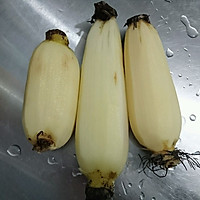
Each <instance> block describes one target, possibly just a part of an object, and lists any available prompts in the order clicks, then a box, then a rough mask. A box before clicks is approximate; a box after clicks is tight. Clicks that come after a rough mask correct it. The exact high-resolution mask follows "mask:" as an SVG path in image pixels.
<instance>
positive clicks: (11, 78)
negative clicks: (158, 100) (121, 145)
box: [0, 0, 200, 200]
mask: <svg viewBox="0 0 200 200" xmlns="http://www.w3.org/2000/svg"><path fill="white" fill-rule="evenodd" d="M93 3H94V1H92V0H86V1H81V0H76V1H74V0H57V1H53V0H49V1H45V0H29V1H25V0H9V1H3V0H0V199H1V200H26V199H28V200H35V199H43V200H45V199H48V200H53V199H55V198H56V199H59V200H66V199H68V200H76V199H77V200H80V199H84V188H85V185H86V179H85V178H84V176H83V175H81V174H80V173H79V171H78V165H77V161H76V157H75V148H74V136H73V137H72V138H71V140H70V141H69V142H68V143H67V144H66V145H65V146H64V147H63V148H61V149H59V150H57V151H53V152H46V153H42V154H38V153H36V152H34V151H32V150H31V145H30V144H29V142H28V141H27V140H26V138H25V136H24V133H23V129H22V125H21V111H22V103H23V92H24V86H25V81H26V74H27V69H28V63H29V59H30V57H31V54H32V51H33V50H34V48H35V47H36V46H37V45H38V44H39V43H40V42H41V41H42V40H43V39H44V33H45V31H47V30H49V29H52V28H59V29H61V30H63V31H65V32H66V33H67V35H68V37H69V41H70V47H71V48H72V49H73V50H74V51H75V53H76V55H77V57H78V59H79V62H81V60H82V54H83V49H84V44H85V40H86V36H87V33H88V30H89V28H90V24H89V23H87V22H86V21H87V20H88V19H89V18H90V17H91V16H92V14H93V11H94V7H93ZM108 3H110V4H111V5H112V6H113V7H114V8H116V9H117V11H118V14H119V16H118V24H119V27H120V30H121V33H122V37H123V36H124V31H125V30H126V28H123V25H124V23H125V20H126V19H127V18H128V17H131V16H133V15H136V14H139V13H148V14H150V17H151V22H152V24H153V25H154V26H155V27H156V28H157V30H158V32H159V34H160V37H161V40H162V42H163V45H164V49H165V50H167V49H168V48H169V49H170V50H171V51H173V56H171V57H168V58H167V59H168V62H169V67H170V70H171V74H172V78H173V80H174V84H175V87H176V90H177V94H178V98H179V102H180V107H181V112H182V119H183V124H182V132H181V140H180V141H179V142H178V144H177V145H178V147H180V148H182V149H185V150H186V151H188V152H195V151H197V150H199V149H200V96H199V95H200V94H199V93H200V91H199V89H200V56H199V52H200V36H197V37H195V38H191V37H190V36H188V34H187V31H188V28H187V27H186V26H185V25H184V23H183V22H185V24H186V21H183V22H181V16H182V15H185V16H186V17H187V18H188V20H189V22H190V25H191V26H192V27H194V28H196V29H197V31H198V30H199V31H200V12H199V9H200V1H198V0H191V1H187V0H172V1H171V2H170V1H169V0H168V1H164V0H153V1H150V0H142V1H141V0H134V1H132V0H124V1H119V0H118V1H112V0H110V1H108ZM184 20H185V19H184ZM189 28H190V27H189ZM191 114H194V115H195V116H196V119H195V117H194V116H193V118H192V117H190V116H191ZM190 118H191V119H190ZM12 145H17V146H12ZM18 147H19V148H20V149H19V148H18ZM9 151H10V153H13V155H15V156H11V155H9ZM138 153H141V147H140V146H139V145H138V143H137V142H136V141H135V139H134V137H133V136H132V134H131V133H130V150H129V157H128V161H127V165H126V167H125V168H124V171H123V172H122V174H121V176H120V177H119V178H118V179H117V181H116V187H115V196H114V199H125V200H128V199H131V200H132V199H145V200H151V199H154V200H155V199H156V200H183V199H187V200H199V199H200V169H196V170H195V171H194V170H193V169H190V168H188V170H187V171H186V170H185V169H184V167H183V166H181V165H180V166H178V167H177V168H176V169H175V170H172V171H169V174H168V176H167V177H166V178H162V179H160V178H158V177H156V176H153V175H152V174H151V173H149V175H150V176H151V178H149V177H147V176H146V175H144V173H139V170H140V168H139V163H140V160H139V157H138ZM187 166H188V165H187Z"/></svg>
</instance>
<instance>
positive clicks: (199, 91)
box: [196, 89, 200, 97]
mask: <svg viewBox="0 0 200 200" xmlns="http://www.w3.org/2000/svg"><path fill="white" fill-rule="evenodd" d="M196 96H197V97H199V96H200V89H199V90H198V91H197V93H196Z"/></svg>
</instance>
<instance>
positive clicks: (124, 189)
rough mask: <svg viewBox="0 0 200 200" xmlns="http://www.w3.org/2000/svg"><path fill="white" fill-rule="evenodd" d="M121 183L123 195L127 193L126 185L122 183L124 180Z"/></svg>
mask: <svg viewBox="0 0 200 200" xmlns="http://www.w3.org/2000/svg"><path fill="white" fill-rule="evenodd" d="M121 185H122V189H123V192H124V195H127V190H126V187H125V185H124V182H122V181H121Z"/></svg>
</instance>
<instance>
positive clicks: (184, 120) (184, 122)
mask: <svg viewBox="0 0 200 200" xmlns="http://www.w3.org/2000/svg"><path fill="white" fill-rule="evenodd" d="M181 121H182V126H184V125H185V124H186V119H185V117H184V116H182V120H181Z"/></svg>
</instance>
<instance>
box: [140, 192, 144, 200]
mask: <svg viewBox="0 0 200 200" xmlns="http://www.w3.org/2000/svg"><path fill="white" fill-rule="evenodd" d="M144 198H145V195H144V192H141V194H140V200H144Z"/></svg>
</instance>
